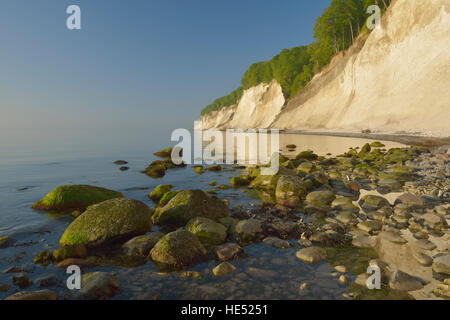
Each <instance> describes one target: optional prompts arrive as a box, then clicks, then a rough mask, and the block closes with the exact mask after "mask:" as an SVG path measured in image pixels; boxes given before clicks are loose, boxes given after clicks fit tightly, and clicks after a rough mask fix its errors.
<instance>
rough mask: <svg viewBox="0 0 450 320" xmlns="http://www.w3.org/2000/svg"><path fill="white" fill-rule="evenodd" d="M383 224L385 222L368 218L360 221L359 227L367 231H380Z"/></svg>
mask: <svg viewBox="0 0 450 320" xmlns="http://www.w3.org/2000/svg"><path fill="white" fill-rule="evenodd" d="M382 226H383V224H382V223H381V222H380V221H376V220H366V221H361V222H360V223H358V226H357V227H358V229H360V230H362V231H365V232H367V233H372V232H374V231H379V230H381V227H382Z"/></svg>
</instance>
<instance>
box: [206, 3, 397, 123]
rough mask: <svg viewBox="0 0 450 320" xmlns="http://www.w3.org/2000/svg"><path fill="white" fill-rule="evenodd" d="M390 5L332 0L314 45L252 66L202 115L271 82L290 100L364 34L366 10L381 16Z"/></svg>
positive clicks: (316, 28)
mask: <svg viewBox="0 0 450 320" xmlns="http://www.w3.org/2000/svg"><path fill="white" fill-rule="evenodd" d="M390 3H391V0H333V1H332V2H331V4H330V6H329V7H328V8H326V9H325V10H324V12H323V14H322V16H320V17H319V18H318V19H317V20H316V24H315V26H314V38H315V41H314V42H313V43H311V44H310V45H308V46H300V47H295V48H292V49H284V50H283V51H281V53H280V54H278V55H276V56H275V57H274V58H272V59H271V60H270V61H263V62H258V63H255V64H252V65H251V66H250V68H249V69H248V70H247V72H246V73H245V74H244V76H243V78H242V80H241V84H242V87H240V88H239V89H237V90H235V91H233V92H232V93H230V94H229V95H227V96H224V97H222V98H219V99H217V100H215V101H214V102H213V103H212V104H210V105H209V106H207V107H206V108H204V109H203V110H202V112H201V115H202V116H204V115H207V114H209V113H210V112H212V111H217V110H221V109H222V108H223V107H226V106H231V105H234V104H237V103H238V102H239V100H240V98H241V97H242V94H243V92H244V90H246V89H248V88H251V87H254V86H256V85H258V84H260V83H269V82H270V81H271V80H273V79H276V80H277V81H278V83H279V84H280V85H281V87H282V89H283V94H284V96H285V98H286V100H290V99H292V98H293V97H294V96H295V95H296V94H297V93H299V92H300V90H301V89H303V88H304V87H305V86H306V85H307V84H308V83H309V81H311V79H312V78H313V76H314V75H315V74H316V73H318V72H319V71H320V70H321V69H322V68H323V67H324V66H326V65H328V64H329V63H330V61H331V58H332V57H333V56H334V55H335V54H337V53H339V52H340V51H343V50H346V49H348V48H349V47H350V46H351V45H352V44H353V42H354V40H355V39H356V37H357V36H358V35H359V34H360V33H361V32H366V31H367V26H366V24H365V22H366V20H367V19H368V17H369V16H370V15H369V14H368V13H367V8H368V7H369V6H371V5H378V6H379V7H380V9H381V13H383V12H384V11H386V9H387V7H388V6H389V5H390Z"/></svg>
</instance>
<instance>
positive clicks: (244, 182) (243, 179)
mask: <svg viewBox="0 0 450 320" xmlns="http://www.w3.org/2000/svg"><path fill="white" fill-rule="evenodd" d="M230 184H231V186H232V187H233V188H239V187H245V186H248V185H249V184H250V179H249V178H248V177H247V176H239V177H234V178H232V179H231V180H230Z"/></svg>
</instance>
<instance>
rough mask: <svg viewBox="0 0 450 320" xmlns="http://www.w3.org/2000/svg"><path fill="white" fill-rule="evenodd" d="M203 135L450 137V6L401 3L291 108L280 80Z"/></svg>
mask: <svg viewBox="0 0 450 320" xmlns="http://www.w3.org/2000/svg"><path fill="white" fill-rule="evenodd" d="M201 121H202V124H203V128H204V129H209V128H218V129H225V128H240V129H249V128H276V129H292V130H319V131H320V130H322V131H323V130H325V131H333V130H334V131H346V132H359V131H361V130H365V129H370V130H372V131H378V132H391V133H396V132H406V133H418V132H420V133H423V134H427V135H434V136H450V1H449V0H394V1H393V2H392V4H391V6H390V7H389V9H388V10H387V12H386V13H385V15H384V16H383V18H382V21H381V24H380V25H379V26H378V27H377V28H376V29H375V30H373V31H372V32H371V33H370V34H369V35H362V36H360V37H359V38H358V39H357V40H356V41H355V44H354V45H353V46H352V47H351V48H350V49H348V50H347V51H346V52H342V53H340V54H338V55H337V56H336V57H334V58H333V60H332V61H331V63H330V65H329V66H328V67H326V68H325V69H324V70H322V72H320V73H319V74H317V75H316V76H315V77H314V78H313V80H312V81H311V82H310V83H309V84H308V85H307V86H306V87H305V88H304V89H303V90H302V91H301V92H300V93H299V94H298V95H297V96H295V97H294V98H293V99H292V100H290V101H289V102H288V103H287V104H286V101H285V99H284V97H283V94H282V91H281V87H280V85H279V84H278V83H277V82H276V81H275V80H273V81H272V82H271V83H270V84H260V85H258V86H256V87H253V88H250V89H248V90H246V91H245V92H244V94H243V96H242V98H241V99H240V101H239V103H238V105H237V106H230V107H225V108H223V109H222V110H220V111H216V112H214V113H211V114H209V115H207V116H204V117H202V118H201Z"/></svg>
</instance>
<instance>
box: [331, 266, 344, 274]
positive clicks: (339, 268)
mask: <svg viewBox="0 0 450 320" xmlns="http://www.w3.org/2000/svg"><path fill="white" fill-rule="evenodd" d="M334 270H336V271H337V272H340V273H347V268H346V267H345V266H336V267H334Z"/></svg>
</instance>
